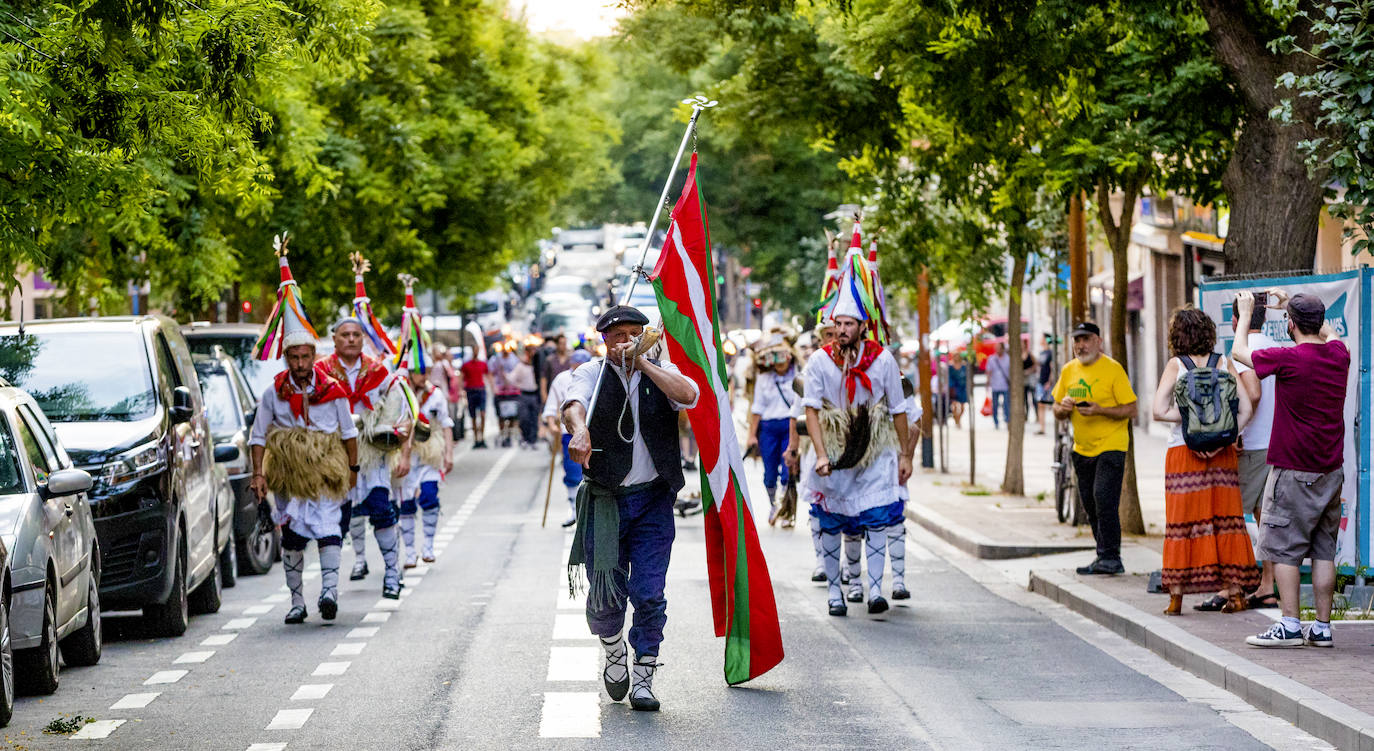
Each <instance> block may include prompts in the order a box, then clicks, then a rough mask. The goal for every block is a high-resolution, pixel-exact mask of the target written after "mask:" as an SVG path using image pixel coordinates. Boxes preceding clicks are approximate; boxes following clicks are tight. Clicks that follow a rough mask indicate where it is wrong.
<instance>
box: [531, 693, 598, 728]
mask: <svg viewBox="0 0 1374 751" xmlns="http://www.w3.org/2000/svg"><path fill="white" fill-rule="evenodd" d="M600 702H601V700H600V697H598V696H597V694H596V692H595V691H545V692H544V708H543V710H542V711H541V712H540V714H539V737H540V738H599V737H601V706H600Z"/></svg>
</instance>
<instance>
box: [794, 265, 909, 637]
mask: <svg viewBox="0 0 1374 751" xmlns="http://www.w3.org/2000/svg"><path fill="white" fill-rule="evenodd" d="M862 254H863V248H862V246H861V245H860V246H858V247H851V248H850V250H849V253H848V254H846V257H845V260H844V263H842V264H841V271H842V274H843V275H842V277H841V279H840V285H839V290H838V292H837V294H836V297H835V300H834V301H833V302H832V303H831V304H830V305H829V306H828V307H827V309H826V310H825V311H824V312H825V313H827V314H828V316H829V318H830V319H832V320H833V321H834V327H835V341H834V342H833V343H831V344H829V345H827V346H825V347H822V348H821V349H820V350H819V351H817V352H815V353H813V354H812V355H811V358H810V359H809V360H808V361H807V365H806V370H805V373H804V377H805V380H806V388H805V397H804V400H803V403H804V404H805V406H806V425H807V433H808V434H809V435H811V436H812V437H813V441H812V443H813V446H814V448H815V461H814V463H809V466H808V463H806V462H803V466H802V470H803V474H804V477H805V479H806V492H807V494H808V496H809V498H808V499H807V500H810V501H811V502H812V503H814V504H816V505H817V506H818V509H817V517H818V520H819V523H820V537H821V548H822V553H823V556H824V564H825V574H826V580H827V582H828V583H829V595H828V603H829V608H830V614H831V615H837V616H841V615H845V614H847V613H848V607H847V605H846V604H845V598H844V593H843V591H842V589H841V585H840V535H841V534H842V533H844V532H852V533H856V532H862V533H863V534H864V537H865V541H866V543H867V545H866V551H867V558H868V612H869V613H881V612H883V611H885V610H887V609H888V603H887V600H886V599H885V598H884V597H883V587H882V584H883V571H884V569H885V568H886V566H885V565H884V563H885V561H884V556H885V551H886V547H887V546H886V542H887V529H888V528H889V527H890V526H892V525H893V524H899V523H902V521H903V519H902V513H903V507H902V503H901V501H900V500H899V499H898V498H897V492H896V488H897V485H898V483H899V482H900V483H902V484H905V482H906V480H907V478H908V477H909V476H910V475H911V460H910V458H909V457H908V456H907V455H905V454H904V453H903V452H902V451H900V449H901V448H902V447H905V446H906V443H907V429H908V423H907V420H906V419H905V418H904V414H905V412H906V404H905V400H904V399H903V394H902V383H901V380H902V379H901V373H900V371H899V370H898V367H897V361H896V360H895V359H894V358H893V357H892V355H891V354H890V353H888V352H887V351H886V350H885V349H883V347H882V346H881V345H879V344H878V343H877V342H875V341H871V340H869V339H866V338H864V331H863V327H864V324H865V323H867V322H868V321H871V320H873V319H874V318H875V317H877V315H878V312H877V310H876V304H875V303H874V300H873V296H872V293H871V281H872V276H871V274H870V273H869V272H868V269H867V266H866V263H865V260H864V258H863V255H862ZM899 415H902V416H903V417H901V418H897V419H894V418H896V417H897V416H899Z"/></svg>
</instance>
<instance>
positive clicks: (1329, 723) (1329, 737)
mask: <svg viewBox="0 0 1374 751" xmlns="http://www.w3.org/2000/svg"><path fill="white" fill-rule="evenodd" d="M1030 590H1031V591H1032V592H1034V593H1036V594H1039V595H1042V596H1044V597H1046V598H1049V599H1050V600H1053V601H1055V602H1058V603H1059V604H1061V605H1063V606H1065V607H1067V608H1068V609H1070V610H1073V611H1074V612H1077V613H1079V614H1080V615H1083V616H1085V617H1087V618H1089V619H1091V620H1093V621H1096V622H1097V623H1099V624H1101V625H1103V626H1106V627H1107V628H1109V629H1111V630H1112V631H1115V632H1116V633H1118V634H1120V635H1121V636H1124V637H1126V638H1127V639H1129V640H1131V641H1133V642H1135V643H1136V644H1139V645H1141V646H1143V647H1145V648H1146V649H1148V650H1150V651H1151V652H1154V653H1155V654H1157V655H1159V656H1160V657H1163V658H1164V659H1165V660H1167V661H1169V662H1170V663H1173V664H1174V665H1176V666H1178V667H1180V668H1183V669H1184V670H1187V671H1188V672H1190V673H1192V674H1193V675H1196V676H1198V677H1199V678H1202V679H1204V680H1206V681H1208V682H1209V683H1212V684H1215V685H1217V686H1219V687H1221V688H1224V689H1226V690H1227V691H1230V692H1231V693H1233V694H1235V695H1236V696H1239V697H1240V698H1241V699H1244V700H1245V701H1246V702H1248V703H1250V704H1251V705H1252V706H1254V707H1255V708H1256V709H1258V710H1260V711H1262V712H1266V713H1268V714H1271V715H1274V716H1276V717H1281V718H1283V719H1285V720H1287V721H1289V722H1291V723H1293V724H1294V725H1296V726H1297V727H1298V728H1299V729H1301V730H1303V731H1304V732H1307V733H1311V734H1312V735H1315V736H1316V737H1318V738H1321V739H1322V740H1324V741H1326V742H1327V743H1330V744H1332V745H1333V746H1336V747H1337V748H1342V749H1359V750H1360V751H1374V715H1369V714H1367V713H1365V712H1362V711H1360V710H1358V709H1356V708H1354V707H1352V706H1350V705H1348V704H1345V703H1343V702H1340V701H1337V700H1335V699H1332V698H1331V697H1329V696H1327V695H1326V694H1323V693H1320V692H1318V691H1316V690H1315V689H1312V688H1310V687H1308V686H1305V685H1303V684H1301V683H1298V682H1297V681H1295V680H1293V679H1291V678H1288V677H1286V676H1283V675H1280V674H1278V673H1276V672H1274V671H1273V670H1270V669H1269V668H1265V667H1261V666H1259V665H1256V664H1255V663H1253V662H1250V661H1249V660H1247V659H1245V658H1243V657H1240V656H1239V655H1236V654H1234V653H1233V652H1229V651H1227V650H1225V649H1222V648H1221V647H1218V646H1216V645H1215V644H1212V643H1211V642H1208V641H1206V640H1204V639H1200V638H1198V637H1196V636H1193V635H1192V634H1189V633H1188V632H1187V631H1184V630H1183V629H1181V628H1179V627H1178V626H1175V625H1173V624H1171V623H1168V622H1167V621H1165V620H1164V619H1163V618H1162V617H1157V616H1153V615H1150V614H1148V613H1145V612H1143V611H1141V610H1139V609H1137V608H1134V607H1131V606H1130V605H1127V604H1126V603H1124V602H1121V601H1120V600H1117V599H1116V598H1114V597H1110V596H1108V595H1105V594H1103V593H1102V592H1099V591H1097V590H1096V589H1093V588H1092V587H1090V586H1088V585H1086V584H1083V583H1081V582H1079V581H1078V580H1076V579H1073V578H1071V577H1069V576H1067V575H1065V574H1062V573H1059V572H1057V571H1044V572H1042V571H1032V572H1031V574H1030Z"/></svg>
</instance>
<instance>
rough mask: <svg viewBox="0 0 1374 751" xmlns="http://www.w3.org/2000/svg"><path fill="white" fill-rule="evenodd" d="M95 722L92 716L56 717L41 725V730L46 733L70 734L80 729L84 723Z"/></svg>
mask: <svg viewBox="0 0 1374 751" xmlns="http://www.w3.org/2000/svg"><path fill="white" fill-rule="evenodd" d="M89 722H95V718H94V717H82V716H81V715H76V716H75V717H58V718H57V719H55V720H53V721H52V722H49V723H48V724H47V725H44V726H43V732H44V733H46V734H48V735H71V734H72V733H75V732H76V731H78V730H80V729H81V728H82V726H84V725H85V724H86V723H89Z"/></svg>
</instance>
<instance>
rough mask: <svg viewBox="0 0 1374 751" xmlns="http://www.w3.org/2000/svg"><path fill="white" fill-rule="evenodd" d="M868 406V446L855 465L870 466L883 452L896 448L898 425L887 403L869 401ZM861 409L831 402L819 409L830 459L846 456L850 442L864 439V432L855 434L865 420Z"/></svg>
mask: <svg viewBox="0 0 1374 751" xmlns="http://www.w3.org/2000/svg"><path fill="white" fill-rule="evenodd" d="M867 409H868V415H867V423H868V431H869V437H868V446H867V447H866V448H865V449H864V451H863V454H862V456H860V457H859V458H858V462H857V463H856V464H854V465H853V466H855V467H867V466H869V465H870V464H872V463H873V462H874V460H876V459H877V458H878V457H879V456H881V455H882V454H883V453H884V452H886V451H890V450H893V449H895V448H897V429H896V428H894V427H893V425H892V415H891V413H889V412H888V411H887V403H886V402H883V401H880V402H877V403H875V404H869V405H867ZM859 412H860V409H859V408H858V407H850V408H849V409H839V408H837V407H833V406H830V405H829V404H827V405H826V407H825V408H824V409H822V410H821V411H820V420H821V433H822V434H823V435H824V438H825V453H826V455H827V456H829V457H830V461H831V462H836V461H837V460H838V459H839V458H840V457H841V456H843V455H844V453H845V449H846V447H848V446H849V445H850V444H851V442H853V441H861V440H863V437H862V436H859V435H854V434H853V433H854V430H855V429H856V428H861V426H862V424H863V422H864V420H863V419H862V418H861V417H860V415H859ZM856 423H858V424H857V425H856Z"/></svg>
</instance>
